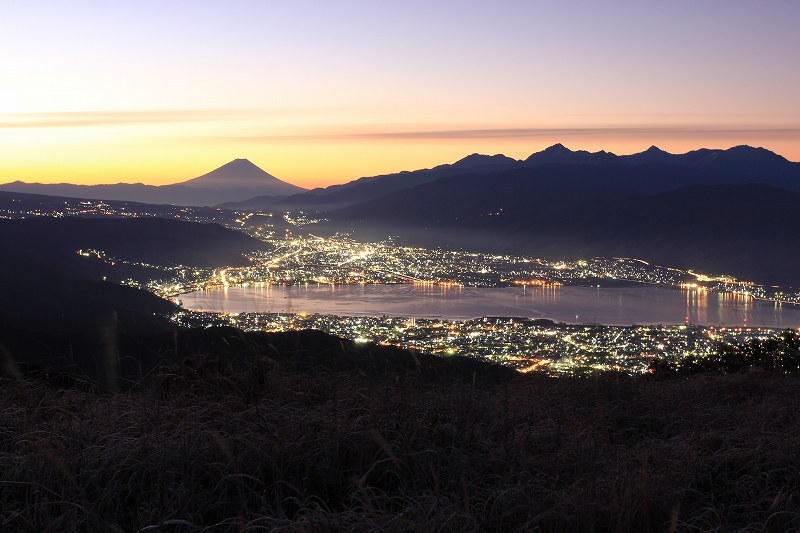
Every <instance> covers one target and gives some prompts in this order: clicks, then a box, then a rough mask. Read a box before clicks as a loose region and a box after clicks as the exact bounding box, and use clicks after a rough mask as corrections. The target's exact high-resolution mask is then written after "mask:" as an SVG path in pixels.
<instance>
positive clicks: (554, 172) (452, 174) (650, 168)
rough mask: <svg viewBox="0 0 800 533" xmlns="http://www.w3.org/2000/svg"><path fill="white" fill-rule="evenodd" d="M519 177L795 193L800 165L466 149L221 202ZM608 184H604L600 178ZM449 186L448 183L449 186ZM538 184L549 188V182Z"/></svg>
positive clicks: (704, 152)
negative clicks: (751, 186) (449, 160)
mask: <svg viewBox="0 0 800 533" xmlns="http://www.w3.org/2000/svg"><path fill="white" fill-rule="evenodd" d="M509 172H516V173H517V174H516V177H517V178H519V179H532V180H533V179H541V178H545V179H546V180H549V181H550V182H553V181H559V180H561V179H562V177H565V176H568V179H567V181H568V182H569V183H566V182H565V183H564V184H563V188H564V189H565V190H569V189H572V190H573V191H576V190H585V189H591V190H596V191H600V190H603V189H605V188H607V189H608V191H609V192H610V193H613V194H635V193H646V192H651V193H654V192H658V191H666V190H671V189H675V188H678V187H682V186H686V185H692V184H744V183H764V184H768V185H772V186H776V187H781V188H785V189H788V190H794V191H800V163H792V162H790V161H787V160H786V159H785V158H783V157H781V156H779V155H777V154H775V153H773V152H770V151H769V150H766V149H764V148H752V147H749V146H737V147H734V148H730V149H728V150H711V149H706V148H704V149H700V150H695V151H692V152H687V153H685V154H670V153H668V152H665V151H663V150H661V149H659V148H657V147H655V146H652V147H650V148H649V149H647V150H645V151H644V152H641V153H638V154H633V155H626V156H618V155H615V154H613V153H610V152H605V151H600V152H588V151H585V150H578V151H573V150H570V149H568V148H566V147H565V146H563V145H561V144H556V145H554V146H551V147H549V148H547V149H545V150H543V151H541V152H537V153H534V154H532V155H531V156H530V157H528V158H527V159H525V160H524V161H517V160H515V159H511V158H509V157H506V156H503V155H494V156H487V155H480V154H472V155H470V156H467V157H465V158H464V159H462V160H460V161H457V162H455V163H453V164H448V165H440V166H437V167H434V168H432V169H423V170H415V171H412V172H400V173H397V174H386V175H381V176H374V177H368V178H360V179H357V180H354V181H351V182H349V183H346V184H343V185H333V186H331V187H327V188H325V189H314V190H312V191H308V192H305V193H301V194H295V195H291V196H288V197H285V198H275V197H269V196H265V197H257V198H251V199H249V200H247V201H244V202H239V203H229V204H224V205H223V207H228V208H234V209H237V208H238V209H269V208H277V209H288V210H291V209H304V210H318V211H334V210H338V209H344V208H346V207H349V206H355V205H357V204H360V203H362V202H367V201H370V200H374V199H377V198H380V197H382V196H386V195H389V194H393V193H396V192H400V191H403V190H405V189H409V188H411V187H416V186H418V185H423V184H425V183H431V182H435V181H438V180H441V179H446V178H453V179H459V180H460V179H461V178H462V177H464V176H478V175H480V176H483V177H485V178H486V179H483V178H481V179H483V182H484V184H485V186H486V188H487V189H488V188H491V187H494V186H495V185H494V183H495V182H496V181H497V180H502V179H504V176H505V175H506V173H509ZM609 179H611V180H612V181H613V184H611V185H610V186H608V187H606V185H607V183H605V182H606V181H607V180H609ZM451 185H452V183H451ZM546 186H548V187H550V186H552V183H550V184H547V185H546Z"/></svg>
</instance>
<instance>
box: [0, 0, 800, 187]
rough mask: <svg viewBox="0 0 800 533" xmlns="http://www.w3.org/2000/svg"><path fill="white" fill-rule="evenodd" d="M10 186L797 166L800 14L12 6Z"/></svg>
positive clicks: (601, 7)
mask: <svg viewBox="0 0 800 533" xmlns="http://www.w3.org/2000/svg"><path fill="white" fill-rule="evenodd" d="M2 19H3V31H2V33H0V50H2V51H1V52H0V55H1V56H2V63H1V64H2V67H0V160H2V161H3V165H2V167H0V181H2V182H8V181H13V180H23V181H40V182H45V183H50V182H71V183H83V184H89V183H113V182H120V181H122V182H144V183H148V184H165V183H174V182H177V181H182V180H185V179H187V178H190V177H194V176H197V175H199V174H202V173H203V172H206V171H208V169H211V168H215V167H216V166H219V164H221V163H223V162H225V161H228V160H231V159H234V158H236V157H247V158H249V159H250V160H252V161H254V162H256V163H257V164H259V165H260V166H261V167H262V168H264V169H265V170H267V171H268V172H270V173H272V174H273V175H275V176H277V177H279V178H281V179H283V180H285V181H288V182H290V183H293V184H295V185H299V186H302V187H306V188H310V187H316V186H326V185H330V184H333V183H341V182H345V181H349V180H351V179H355V178H357V177H359V176H368V175H376V174H382V173H388V172H396V171H400V170H408V169H415V168H424V167H431V166H434V165H437V164H441V163H447V162H452V161H455V160H457V159H460V158H461V157H463V156H465V155H467V154H469V153H473V152H479V153H489V154H493V153H504V154H506V155H509V156H511V157H515V158H524V157H527V156H528V155H529V154H530V153H532V152H534V151H537V150H541V149H543V148H545V147H546V146H549V145H552V144H554V143H556V142H563V143H565V144H566V145H567V146H569V147H570V148H573V149H587V150H592V151H594V150H601V149H604V150H609V151H613V152H615V153H618V154H627V153H633V152H638V151H641V150H644V149H646V148H647V147H648V146H650V145H658V146H659V147H660V148H662V149H665V150H667V151H670V152H673V153H681V152H685V151H688V150H691V149H695V148H698V147H701V146H704V147H710V148H728V147H730V146H734V145H740V144H749V145H753V146H765V147H768V148H769V149H771V150H773V151H775V152H777V153H779V154H781V155H783V156H785V157H787V158H788V159H790V160H792V161H797V160H800V142H798V141H800V108H799V107H798V105H797V102H796V93H797V87H798V86H800V71H798V69H796V68H794V65H795V63H796V57H795V55H796V51H797V50H798V49H800V33H798V32H797V31H796V30H797V27H798V26H799V25H800V4H798V3H796V2H778V1H775V2H768V3H756V2H743V1H707V2H688V1H687V2H677V3H658V4H644V3H642V2H633V1H614V2H603V3H598V2H576V1H570V2H558V3H545V2H500V3H497V2H488V1H487V2H477V1H467V2H464V1H459V2H454V1H443V2H421V1H412V2H408V1H406V2H366V1H340V2H325V1H303V2H291V3H277V2H273V3H264V2H235V3H232V4H230V3H225V4H220V3H216V2H169V3H164V2H137V3H131V4H125V5H123V4H116V3H115V4H108V3H104V2H97V1H87V2H80V3H68V4H67V3H61V2H35V3H34V2H24V3H23V2H14V3H7V4H6V5H4V6H3V8H2Z"/></svg>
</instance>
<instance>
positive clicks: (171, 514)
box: [0, 365, 800, 532]
mask: <svg viewBox="0 0 800 533" xmlns="http://www.w3.org/2000/svg"><path fill="white" fill-rule="evenodd" d="M798 385H800V381H798V378H794V377H781V376H777V375H773V374H768V373H764V374H747V375H734V376H716V377H708V376H705V377H704V376H696V377H692V378H689V379H668V380H663V381H646V380H643V379H630V378H621V377H619V378H617V377H604V378H597V379H567V380H555V379H547V378H543V377H537V376H534V377H532V378H530V379H520V380H516V381H512V382H508V383H501V384H495V385H484V386H481V385H480V384H479V385H478V386H477V387H473V385H472V384H471V383H469V382H453V383H450V384H442V383H429V382H428V383H425V382H418V381H416V380H415V379H414V378H412V377H407V376H406V377H404V376H387V377H384V378H375V377H366V376H363V375H359V374H356V373H338V374H337V373H332V372H326V373H324V374H320V375H314V374H313V373H308V372H297V371H292V370H286V369H280V368H275V367H270V366H266V365H255V366H253V367H252V368H250V369H248V370H245V371H233V370H230V369H229V368H226V367H222V366H218V365H217V366H215V367H214V368H212V369H210V370H209V369H206V370H204V369H203V368H201V369H200V370H198V368H197V365H195V368H189V367H188V366H185V365H183V366H175V367H172V368H170V369H165V370H164V371H163V372H162V373H161V374H160V375H159V376H158V377H156V378H154V379H152V380H151V381H150V382H149V383H148V384H147V385H146V386H144V387H142V388H139V389H137V390H132V391H129V392H127V393H124V394H116V395H98V394H97V393H94V392H92V391H91V390H80V389H76V388H71V389H66V390H56V389H54V388H52V387H49V386H47V385H45V384H41V383H38V382H21V381H19V379H18V378H17V379H13V378H7V379H5V380H4V381H2V382H1V383H0V502H2V503H1V505H2V507H1V510H0V524H1V526H0V530H2V531H6V530H9V531H15V530H19V531H59V532H61V531H64V532H70V531H153V532H157V531H158V532H167V531H168V532H183V531H186V532H194V531H197V532H199V531H271V530H279V531H280V530H285V531H300V530H302V531H320V530H322V531H326V530H327V531H339V530H341V531H366V530H397V531H461V530H469V531H473V530H488V531H514V530H518V531H532V530H533V531H535V530H544V531H637V532H647V531H664V530H675V531H701V530H702V531H707V530H717V531H786V530H797V529H799V528H800V493H798V489H800V415H799V413H800V393H798V390H800V389H799V388H798Z"/></svg>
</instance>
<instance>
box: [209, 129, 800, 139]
mask: <svg viewBox="0 0 800 533" xmlns="http://www.w3.org/2000/svg"><path fill="white" fill-rule="evenodd" d="M698 135H714V136H723V137H725V136H731V137H741V136H749V135H761V136H770V137H778V138H792V137H799V136H800V126H798V127H781V128H776V127H769V126H744V127H694V126H613V127H582V128H490V129H463V130H433V131H396V132H386V131H384V132H356V133H311V134H296V135H259V136H249V137H248V136H243V137H239V136H233V137H226V138H225V139H227V140H229V141H235V142H244V141H251V142H252V141H299V142H313V141H353V140H462V139H513V138H541V137H558V138H562V137H586V136H626V137H627V136H669V137H692V136H698Z"/></svg>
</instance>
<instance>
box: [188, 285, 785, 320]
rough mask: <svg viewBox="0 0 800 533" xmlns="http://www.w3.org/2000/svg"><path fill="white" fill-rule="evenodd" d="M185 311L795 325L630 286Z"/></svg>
mask: <svg viewBox="0 0 800 533" xmlns="http://www.w3.org/2000/svg"><path fill="white" fill-rule="evenodd" d="M179 300H181V301H182V302H183V305H184V307H185V308H186V309H197V310H206V311H218V312H227V313H241V312H262V313H301V312H302V313H320V314H330V315H350V316H378V315H391V316H409V317H417V318H431V317H441V318H445V319H450V320H463V319H468V318H476V317H480V316H521V317H530V318H549V319H552V320H555V321H557V322H569V323H597V324H613V325H629V324H683V323H687V322H689V323H692V324H704V325H721V324H724V325H727V326H737V327H738V326H766V327H792V328H797V327H800V307H798V306H790V305H783V306H782V305H780V304H775V303H772V302H761V301H756V300H753V299H752V298H749V297H745V296H743V295H736V294H720V293H713V292H706V291H704V290H697V289H672V288H665V287H649V286H635V287H623V288H605V287H600V288H598V287H562V286H545V287H538V286H532V287H513V288H474V287H459V286H449V287H442V286H438V285H431V284H408V285H316V284H313V285H299V286H280V285H266V286H263V287H260V286H248V287H228V288H225V289H222V288H220V289H210V290H204V291H197V292H194V293H188V294H184V295H181V296H180V297H179Z"/></svg>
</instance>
